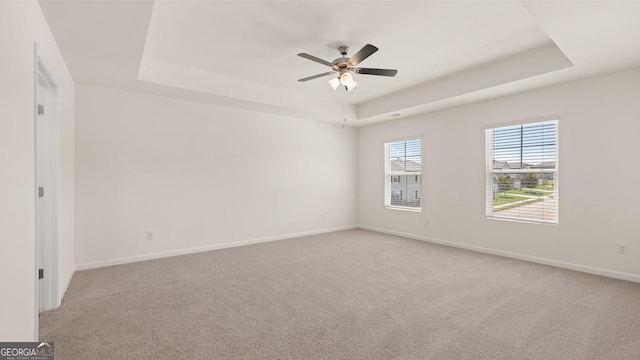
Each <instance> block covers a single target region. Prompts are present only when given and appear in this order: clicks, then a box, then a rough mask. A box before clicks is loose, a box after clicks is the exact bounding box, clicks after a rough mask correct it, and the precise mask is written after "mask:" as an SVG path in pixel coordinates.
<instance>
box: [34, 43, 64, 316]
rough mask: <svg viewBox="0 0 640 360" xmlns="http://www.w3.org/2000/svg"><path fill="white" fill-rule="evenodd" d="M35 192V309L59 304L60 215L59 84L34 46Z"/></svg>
mask: <svg viewBox="0 0 640 360" xmlns="http://www.w3.org/2000/svg"><path fill="white" fill-rule="evenodd" d="M35 60H36V67H35V74H34V75H35V84H34V85H35V104H34V105H35V109H34V112H35V124H34V125H35V174H36V179H35V185H36V189H35V194H36V211H35V215H36V221H35V223H36V229H35V230H36V246H35V249H36V267H37V271H36V275H37V277H36V286H35V289H36V292H35V293H36V300H37V301H36V303H37V305H36V306H37V313H40V312H42V311H45V310H50V309H54V308H56V307H58V306H59V305H60V296H59V294H58V263H59V261H58V254H59V250H58V241H59V230H60V225H59V219H60V215H59V213H60V189H59V188H60V180H59V178H60V116H59V111H60V107H59V102H58V101H59V87H58V85H57V83H56V81H55V79H54V77H53V76H52V74H51V73H50V72H49V70H48V68H47V66H46V65H45V64H46V63H45V61H43V59H42V57H41V55H40V54H38V49H37V46H36V48H35Z"/></svg>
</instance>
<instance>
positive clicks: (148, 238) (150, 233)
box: [147, 231, 155, 240]
mask: <svg viewBox="0 0 640 360" xmlns="http://www.w3.org/2000/svg"><path fill="white" fill-rule="evenodd" d="M154 239H155V237H154V236H153V231H147V240H154Z"/></svg>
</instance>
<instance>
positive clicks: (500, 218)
mask: <svg viewBox="0 0 640 360" xmlns="http://www.w3.org/2000/svg"><path fill="white" fill-rule="evenodd" d="M487 220H498V221H509V222H517V223H523V224H533V225H551V226H558V223H557V222H553V221H541V220H528V219H517V218H510V217H499V216H487Z"/></svg>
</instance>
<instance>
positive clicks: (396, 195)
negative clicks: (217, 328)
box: [390, 159, 422, 207]
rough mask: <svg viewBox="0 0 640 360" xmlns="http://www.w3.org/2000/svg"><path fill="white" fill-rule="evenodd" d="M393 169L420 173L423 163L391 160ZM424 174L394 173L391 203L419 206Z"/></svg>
mask: <svg viewBox="0 0 640 360" xmlns="http://www.w3.org/2000/svg"><path fill="white" fill-rule="evenodd" d="M390 165H391V169H390V170H391V171H402V172H415V173H420V172H421V169H422V165H421V164H420V163H418V162H415V161H411V160H401V159H396V160H391V161H390ZM421 178H422V175H419V174H415V175H395V176H394V175H392V176H391V180H390V181H391V205H394V206H409V207H419V206H420V199H422V186H421V185H420V184H421V183H422V179H421Z"/></svg>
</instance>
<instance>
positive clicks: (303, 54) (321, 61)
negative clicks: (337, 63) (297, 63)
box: [298, 53, 333, 66]
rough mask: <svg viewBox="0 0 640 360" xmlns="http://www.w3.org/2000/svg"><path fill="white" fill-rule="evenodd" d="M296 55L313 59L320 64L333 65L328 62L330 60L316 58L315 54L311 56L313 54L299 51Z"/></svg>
mask: <svg viewBox="0 0 640 360" xmlns="http://www.w3.org/2000/svg"><path fill="white" fill-rule="evenodd" d="M298 56H300V57H303V58H305V59H309V60H311V61H315V62H317V63H320V64H322V65H327V66H333V64H332V63H330V62H328V61H326V60H322V59H320V58H317V57H315V56H313V55H309V54H305V53H300V54H298Z"/></svg>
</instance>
